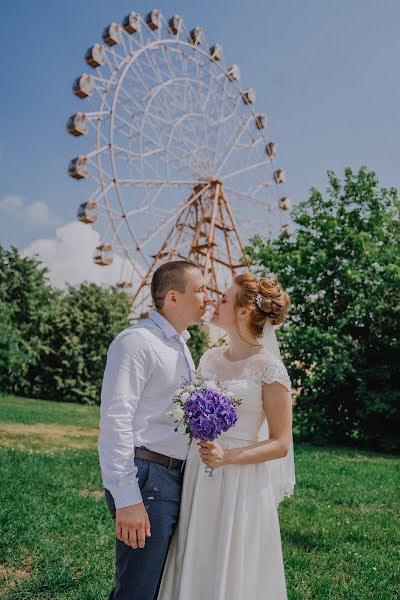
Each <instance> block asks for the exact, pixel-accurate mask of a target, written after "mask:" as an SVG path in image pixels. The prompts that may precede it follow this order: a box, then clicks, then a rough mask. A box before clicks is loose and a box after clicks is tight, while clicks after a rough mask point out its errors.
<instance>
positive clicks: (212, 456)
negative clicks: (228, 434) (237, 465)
mask: <svg viewBox="0 0 400 600" xmlns="http://www.w3.org/2000/svg"><path fill="white" fill-rule="evenodd" d="M196 444H197V445H198V446H199V453H200V458H201V461H202V462H203V463H204V464H205V465H207V466H208V467H211V468H213V469H216V468H217V467H222V466H223V465H224V464H225V452H224V450H223V449H222V448H221V446H220V445H219V444H218V442H216V441H214V442H206V441H204V442H196Z"/></svg>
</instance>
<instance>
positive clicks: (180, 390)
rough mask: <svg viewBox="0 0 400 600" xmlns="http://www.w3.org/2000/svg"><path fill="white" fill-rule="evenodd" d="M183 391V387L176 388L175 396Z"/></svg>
mask: <svg viewBox="0 0 400 600" xmlns="http://www.w3.org/2000/svg"><path fill="white" fill-rule="evenodd" d="M182 392H183V388H178V389H177V390H176V392H175V396H180V395H181V394H182Z"/></svg>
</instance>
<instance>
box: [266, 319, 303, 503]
mask: <svg viewBox="0 0 400 600" xmlns="http://www.w3.org/2000/svg"><path fill="white" fill-rule="evenodd" d="M257 341H258V342H259V344H261V345H262V346H263V347H264V348H265V349H266V350H267V351H268V352H269V353H271V354H273V356H274V358H275V359H276V360H279V361H282V357H281V353H280V350H279V344H278V340H277V338H276V333H275V329H274V326H273V325H272V323H271V321H270V320H269V319H267V320H266V322H265V325H264V329H263V333H262V337H261V338H258V340H257ZM259 437H260V439H267V438H268V424H267V421H266V420H265V421H264V423H263V425H262V426H261V429H260V433H259ZM266 464H267V466H268V470H269V473H270V477H271V479H270V480H271V484H272V488H273V491H274V496H275V501H276V504H277V505H278V504H279V503H280V502H282V500H283V499H284V497H285V496H291V495H292V494H293V489H294V485H295V483H296V476H295V467H294V449H293V434H292V435H291V441H290V446H289V451H288V453H287V455H286V456H284V457H283V458H276V459H274V460H270V461H268V462H267V463H266Z"/></svg>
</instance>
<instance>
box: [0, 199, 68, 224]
mask: <svg viewBox="0 0 400 600" xmlns="http://www.w3.org/2000/svg"><path fill="white" fill-rule="evenodd" d="M0 213H3V214H4V215H8V216H9V217H12V218H13V219H16V220H17V221H18V222H20V223H23V224H24V225H27V226H29V227H35V228H36V227H48V226H52V225H53V226H54V225H59V224H60V219H59V217H56V216H55V215H53V214H52V213H51V212H50V210H49V207H48V205H47V204H46V202H32V203H31V204H28V203H27V202H26V200H25V199H24V198H23V197H22V196H17V195H9V196H5V197H4V198H1V199H0Z"/></svg>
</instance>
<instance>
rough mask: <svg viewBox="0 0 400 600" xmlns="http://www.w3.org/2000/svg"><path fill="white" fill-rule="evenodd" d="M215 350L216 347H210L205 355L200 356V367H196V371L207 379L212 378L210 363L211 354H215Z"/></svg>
mask: <svg viewBox="0 0 400 600" xmlns="http://www.w3.org/2000/svg"><path fill="white" fill-rule="evenodd" d="M214 351H215V348H209V349H208V350H206V351H205V352H204V354H203V356H202V357H201V358H200V361H199V364H198V367H197V369H196V373H197V374H198V375H200V377H204V378H205V379H211V378H212V373H211V372H210V369H209V367H208V365H209V359H210V356H211V355H212V354H213V352H214Z"/></svg>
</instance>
